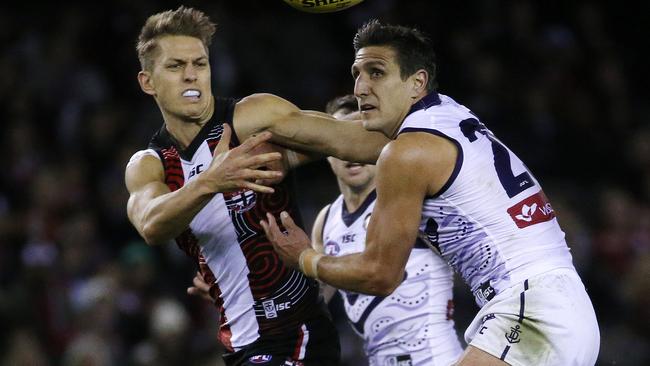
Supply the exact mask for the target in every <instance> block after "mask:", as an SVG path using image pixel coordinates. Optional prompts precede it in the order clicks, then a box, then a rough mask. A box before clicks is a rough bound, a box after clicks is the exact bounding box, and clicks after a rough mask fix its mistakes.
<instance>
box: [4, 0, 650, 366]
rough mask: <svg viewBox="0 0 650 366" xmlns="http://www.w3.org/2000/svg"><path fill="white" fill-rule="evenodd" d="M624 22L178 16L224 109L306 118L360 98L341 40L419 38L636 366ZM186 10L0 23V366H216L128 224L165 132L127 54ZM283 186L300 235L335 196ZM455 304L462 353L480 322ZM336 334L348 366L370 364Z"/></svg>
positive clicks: (637, 204)
mask: <svg viewBox="0 0 650 366" xmlns="http://www.w3.org/2000/svg"><path fill="white" fill-rule="evenodd" d="M624 3H625V2H609V3H608V4H601V3H600V2H585V1H575V2H573V1H572V2H565V1H544V2H535V1H526V0H522V1H496V0H495V1H488V0H483V1H465V2H452V1H434V0H431V1H415V0H414V1H406V0H403V1H398V0H366V1H365V2H364V3H362V4H360V5H358V6H356V7H354V8H352V9H348V10H345V11H342V12H339V13H334V14H318V15H313V14H307V13H301V12H299V11H297V10H294V9H292V8H291V7H289V6H288V5H286V4H284V3H283V2H282V1H280V0H257V1H219V0H209V1H208V0H204V1H189V2H187V3H185V4H186V5H190V6H195V7H197V8H199V9H201V10H203V11H205V12H206V13H207V14H208V15H210V17H211V18H212V20H213V21H215V22H217V23H218V24H219V27H218V31H217V34H216V35H215V39H214V42H213V44H212V47H211V49H210V52H211V63H212V66H213V87H214V93H215V94H216V95H223V96H235V97H243V96H246V95H248V94H251V93H254V92H270V93H275V94H277V95H280V96H282V97H285V98H287V99H289V100H291V101H293V102H294V103H296V104H297V105H298V106H300V107H302V108H305V109H317V110H322V109H323V108H324V105H325V103H326V102H327V101H328V100H329V99H330V98H332V97H334V96H337V95H341V94H345V93H348V92H350V91H351V89H352V85H353V84H352V78H351V76H350V71H349V70H350V68H349V67H350V64H351V62H352V59H353V50H352V42H351V40H352V37H353V35H354V32H355V30H356V28H357V27H358V26H360V25H361V24H362V23H363V22H365V21H367V20H368V19H370V18H371V17H377V18H379V19H380V20H382V21H385V22H389V23H399V24H403V25H409V26H416V27H418V28H420V29H422V30H424V31H426V32H427V33H429V34H430V35H431V37H432V39H433V40H434V43H435V46H436V50H437V55H438V60H439V62H438V65H439V70H440V74H439V83H440V92H442V93H444V94H447V95H450V96H452V97H453V98H455V99H456V100H457V101H459V102H460V103H462V104H465V105H466V106H468V107H470V108H471V109H472V110H473V111H474V112H475V113H477V114H478V115H479V116H480V117H481V119H482V121H483V122H484V123H485V124H486V125H487V126H488V127H489V128H490V129H491V130H492V131H493V132H494V133H495V134H496V135H497V136H498V137H499V138H500V139H501V140H502V141H503V142H505V143H506V144H507V145H508V146H509V147H510V148H511V149H512V150H513V151H515V152H516V153H517V154H518V155H519V156H520V157H521V158H522V160H524V161H525V162H526V164H527V165H528V167H529V168H530V169H531V170H532V171H533V172H534V173H535V175H536V176H537V178H538V179H539V180H540V181H541V182H542V184H543V186H544V189H545V192H546V194H547V195H548V196H549V197H550V199H551V201H552V202H553V206H554V208H555V210H556V213H557V216H558V218H559V221H560V224H561V225H562V227H563V229H564V230H565V232H566V234H567V239H568V242H569V245H570V246H571V248H572V253H573V255H574V262H575V264H576V267H577V269H578V271H579V272H580V274H581V276H582V278H583V280H584V282H585V284H586V286H587V289H588V291H589V293H590V295H591V296H592V300H593V302H594V306H595V308H596V313H597V315H598V318H599V322H600V327H601V337H602V344H601V351H600V361H599V364H601V365H646V364H650V342H649V340H650V336H648V333H649V331H650V205H649V204H648V203H649V199H650V105H649V103H648V101H649V100H650V99H649V95H648V94H649V93H648V88H647V85H648V81H649V80H648V79H649V78H648V71H647V70H648V69H647V65H648V61H649V60H648V57H647V56H646V54H647V48H648V40H647V37H648V36H649V35H650V29H649V26H648V21H649V20H650V19H648V9H647V6H646V7H645V8H641V7H635V6H631V5H630V6H625V5H624ZM179 4H180V3H177V2H174V1H152V0H148V1H147V0H145V1H141V0H136V1H125V0H122V1H114V2H110V3H108V2H107V3H99V2H97V3H96V2H83V3H65V2H63V3H62V2H50V3H47V4H38V3H33V2H13V3H12V4H11V5H9V4H4V5H0V123H1V126H2V128H1V129H0V146H1V147H2V150H1V151H2V156H3V164H2V169H1V172H2V173H1V174H0V365H12V366H13V365H180V364H184V365H216V364H219V361H217V359H218V357H217V356H218V354H219V348H218V347H217V346H216V339H215V334H216V327H217V323H216V316H215V312H214V311H213V310H212V309H211V307H210V305H209V304H207V303H204V302H202V301H200V300H197V299H192V298H189V297H188V296H187V295H186V294H185V288H186V287H187V285H188V284H189V283H190V281H191V278H192V276H193V273H194V270H195V269H194V267H193V265H192V263H191V261H190V260H188V259H187V258H185V257H184V254H182V253H181V252H180V251H179V250H178V249H177V248H175V247H174V246H171V245H170V246H168V247H156V248H150V247H147V246H146V245H145V244H144V243H143V242H142V240H140V239H139V237H138V235H137V233H136V232H135V231H134V230H133V228H132V227H131V226H130V224H129V223H128V221H127V219H126V215H125V204H126V200H127V193H126V190H125V188H124V183H123V172H124V167H125V165H126V162H127V161H128V159H129V157H130V156H131V154H133V152H135V151H136V150H139V149H141V148H144V147H145V146H146V144H147V142H148V139H149V137H150V136H151V134H152V133H153V131H154V130H155V129H157V128H159V127H160V125H161V124H162V119H161V116H160V113H159V111H158V109H157V107H156V105H155V103H154V101H153V99H151V98H150V97H148V96H146V95H145V94H144V93H142V92H141V91H140V89H139V86H138V84H137V81H136V74H137V72H138V71H139V64H138V62H137V57H136V54H135V50H134V46H135V39H136V37H137V35H138V32H139V29H140V27H141V26H142V24H143V23H144V21H145V19H146V18H147V16H149V15H151V14H153V13H155V12H158V11H161V10H166V9H174V8H176V7H177V6H178V5H179ZM290 179H292V181H293V183H294V184H295V185H296V187H297V190H298V195H299V198H300V202H301V211H302V214H303V220H304V221H305V222H306V223H311V221H312V220H313V218H314V216H315V214H316V212H318V210H319V209H320V207H322V206H323V205H324V204H326V203H327V202H329V201H331V200H333V199H334V197H335V196H336V195H337V192H338V191H337V187H336V184H335V180H334V178H333V176H332V174H331V173H330V171H329V168H328V166H327V165H326V164H325V163H324V162H319V163H313V164H311V165H309V166H307V167H304V168H301V169H299V170H298V171H296V172H295V173H294V175H293V177H291V178H290ZM307 227H308V228H310V227H311V225H310V224H308V225H307ZM456 290H457V291H456V304H457V306H456V320H457V327H458V329H459V332H460V333H461V334H462V332H463V331H464V328H465V326H466V325H467V324H468V322H469V320H470V319H471V318H472V317H473V314H475V312H476V311H477V308H476V307H475V306H474V304H473V302H472V300H471V298H470V297H469V294H468V291H467V289H466V288H465V286H464V285H462V284H460V282H458V285H457V289H456ZM334 310H335V314H337V313H338V312H337V311H336V309H334ZM337 315H341V314H337ZM339 319H340V317H339ZM340 326H341V332H342V335H341V336H342V338H343V340H342V342H343V343H344V351H345V352H344V357H345V359H346V363H347V364H348V365H360V364H363V362H364V361H363V353H362V351H361V348H360V343H359V341H358V340H356V339H355V338H354V337H355V336H354V335H352V334H351V333H350V331H349V330H348V327H347V325H345V324H344V322H342V321H341V324H340Z"/></svg>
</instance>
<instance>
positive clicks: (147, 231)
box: [140, 224, 167, 246]
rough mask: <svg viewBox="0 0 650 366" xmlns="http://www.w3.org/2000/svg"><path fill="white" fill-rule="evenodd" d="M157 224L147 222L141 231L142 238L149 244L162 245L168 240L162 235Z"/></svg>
mask: <svg viewBox="0 0 650 366" xmlns="http://www.w3.org/2000/svg"><path fill="white" fill-rule="evenodd" d="M156 226H157V225H154V224H146V225H144V227H143V228H142V231H141V232H140V235H141V236H142V239H144V241H145V243H147V245H150V246H154V245H160V244H162V243H164V242H165V241H166V240H167V238H165V237H164V236H163V235H162V233H161V230H160V229H159V228H158V227H156Z"/></svg>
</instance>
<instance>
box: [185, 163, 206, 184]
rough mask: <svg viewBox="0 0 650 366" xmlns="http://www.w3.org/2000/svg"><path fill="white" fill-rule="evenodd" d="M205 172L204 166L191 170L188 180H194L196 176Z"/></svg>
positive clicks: (200, 165)
mask: <svg viewBox="0 0 650 366" xmlns="http://www.w3.org/2000/svg"><path fill="white" fill-rule="evenodd" d="M201 172H203V164H199V165H197V166H195V167H194V168H192V169H191V170H190V174H189V175H188V176H187V180H190V179H192V177H194V176H195V175H198V174H199V173H201Z"/></svg>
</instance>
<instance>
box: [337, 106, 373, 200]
mask: <svg viewBox="0 0 650 366" xmlns="http://www.w3.org/2000/svg"><path fill="white" fill-rule="evenodd" d="M333 116H334V118H336V119H341V120H359V118H360V117H361V116H360V115H359V112H352V113H350V112H349V111H346V110H339V111H337V112H336V113H334V114H333ZM327 161H328V162H329V163H330V166H331V167H332V171H333V172H334V175H336V177H337V178H338V179H339V180H340V181H341V182H342V183H343V184H345V185H347V186H349V187H350V188H352V189H353V190H355V189H358V190H362V189H364V188H365V187H367V186H368V185H369V184H371V183H372V181H373V179H374V178H375V170H376V167H375V166H374V165H370V164H360V163H351V162H349V161H345V160H341V159H337V158H335V157H332V156H330V157H328V158H327Z"/></svg>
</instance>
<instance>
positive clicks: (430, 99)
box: [404, 92, 442, 118]
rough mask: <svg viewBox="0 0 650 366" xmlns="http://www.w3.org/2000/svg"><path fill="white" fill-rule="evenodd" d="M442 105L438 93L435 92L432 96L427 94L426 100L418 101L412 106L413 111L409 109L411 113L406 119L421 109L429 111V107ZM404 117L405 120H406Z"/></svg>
mask: <svg viewBox="0 0 650 366" xmlns="http://www.w3.org/2000/svg"><path fill="white" fill-rule="evenodd" d="M440 103H442V101H441V100H440V96H439V95H438V93H436V92H433V93H431V94H427V95H425V96H424V98H422V99H420V100H418V101H417V102H415V104H413V105H412V106H411V109H409V112H408V113H407V114H406V117H408V116H409V115H410V114H411V113H414V112H417V111H419V110H421V109H427V108H429V107H433V106H434V105H438V104H440ZM406 117H404V118H406Z"/></svg>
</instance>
